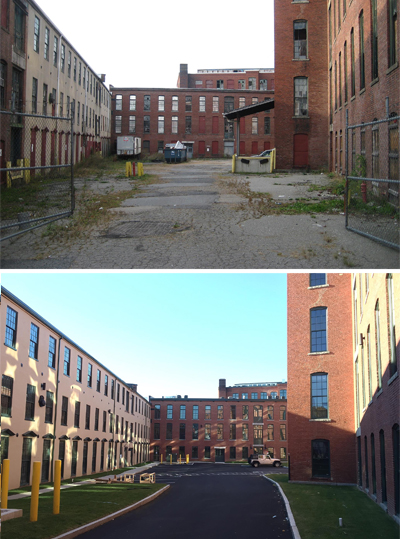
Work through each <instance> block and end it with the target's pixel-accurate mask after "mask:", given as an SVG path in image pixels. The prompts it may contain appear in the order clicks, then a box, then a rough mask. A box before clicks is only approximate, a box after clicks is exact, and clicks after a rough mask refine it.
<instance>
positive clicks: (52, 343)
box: [48, 337, 56, 369]
mask: <svg viewBox="0 0 400 539" xmlns="http://www.w3.org/2000/svg"><path fill="white" fill-rule="evenodd" d="M48 366H49V367H50V368H51V369H55V368H56V340H55V339H54V337H49V357H48Z"/></svg>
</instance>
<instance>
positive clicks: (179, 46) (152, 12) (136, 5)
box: [36, 0, 274, 88]
mask: <svg viewBox="0 0 400 539" xmlns="http://www.w3.org/2000/svg"><path fill="white" fill-rule="evenodd" d="M36 2H37V3H38V4H39V6H40V7H41V8H42V9H43V11H44V12H45V13H46V15H47V16H48V17H49V18H50V20H51V21H52V22H53V23H54V24H55V26H56V27H57V28H58V29H59V30H60V31H61V32H62V33H63V34H64V35H65V37H66V38H67V39H68V40H69V41H70V43H71V44H72V45H73V46H74V47H75V48H76V49H77V50H78V52H79V53H80V54H81V55H82V56H83V58H84V59H85V61H86V62H88V63H89V65H90V67H91V68H92V69H93V70H95V71H96V72H97V73H98V74H100V73H105V74H106V75H107V79H106V84H112V85H113V86H131V87H153V88H175V87H176V82H177V80H178V73H179V64H188V65H189V73H196V72H197V70H198V69H216V68H217V69H232V68H273V67H274V17H273V13H274V1H273V0H253V2H252V3H251V4H249V5H248V6H247V5H243V4H240V3H235V2H222V1H217V2H216V1H215V0H202V2H201V3H198V2H187V1H186V0H174V2H172V3H171V2H165V1H164V0H153V1H152V2H151V3H150V2H132V0H116V1H115V2H113V3H110V2H106V0H97V1H96V2H95V3H94V2H89V1H88V0H84V1H83V2H82V0H68V2H60V0H57V1H55V0H36ZM94 5H95V8H94V7H93V6H94ZM243 18H245V21H244V20H243ZM42 27H43V28H44V25H43V26H42Z"/></svg>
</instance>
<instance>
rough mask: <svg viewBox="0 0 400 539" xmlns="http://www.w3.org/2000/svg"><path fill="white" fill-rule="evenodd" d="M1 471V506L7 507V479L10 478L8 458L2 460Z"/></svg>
mask: <svg viewBox="0 0 400 539" xmlns="http://www.w3.org/2000/svg"><path fill="white" fill-rule="evenodd" d="M2 467H3V473H2V483H1V508H2V509H7V508H8V481H9V478H10V461H9V459H4V460H3V466H2Z"/></svg>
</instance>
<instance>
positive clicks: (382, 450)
mask: <svg viewBox="0 0 400 539" xmlns="http://www.w3.org/2000/svg"><path fill="white" fill-rule="evenodd" d="M379 445H380V457H381V458H380V460H381V493H382V494H381V496H382V499H381V502H382V503H386V502H387V492H386V453H385V433H384V431H383V430H380V431H379Z"/></svg>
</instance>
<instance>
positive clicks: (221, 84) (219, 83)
mask: <svg viewBox="0 0 400 539" xmlns="http://www.w3.org/2000/svg"><path fill="white" fill-rule="evenodd" d="M217 88H218V89H219V90H223V89H224V81H223V80H221V79H220V80H217Z"/></svg>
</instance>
